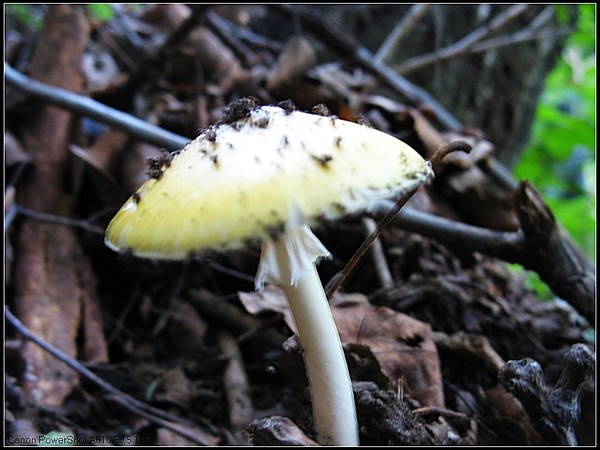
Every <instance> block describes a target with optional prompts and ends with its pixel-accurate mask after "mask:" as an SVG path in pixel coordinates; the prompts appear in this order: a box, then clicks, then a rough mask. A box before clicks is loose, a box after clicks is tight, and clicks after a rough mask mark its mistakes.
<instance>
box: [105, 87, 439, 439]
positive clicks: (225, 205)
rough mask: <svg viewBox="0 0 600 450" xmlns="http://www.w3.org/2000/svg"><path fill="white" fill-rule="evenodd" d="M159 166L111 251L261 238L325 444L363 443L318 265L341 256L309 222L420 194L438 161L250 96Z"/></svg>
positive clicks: (112, 235)
mask: <svg viewBox="0 0 600 450" xmlns="http://www.w3.org/2000/svg"><path fill="white" fill-rule="evenodd" d="M151 167H152V169H153V170H152V172H151V176H152V178H151V179H150V180H148V181H147V182H146V183H144V184H143V185H142V186H141V187H140V188H139V190H138V191H137V192H136V193H135V194H134V195H133V196H132V197H131V198H130V199H129V200H127V201H126V202H125V204H124V205H123V207H122V208H121V209H120V210H119V211H118V213H117V214H116V216H115V217H114V218H113V219H112V221H111V222H110V224H109V225H108V228H107V231H106V238H105V243H106V245H107V246H108V247H110V248H111V249H113V250H115V251H117V252H124V253H130V254H133V255H135V256H138V257H143V258H155V259H170V260H179V259H185V258H189V257H193V256H196V255H201V254H202V253H204V252H205V251H210V250H213V251H215V250H216V251H224V250H232V249H240V248H242V247H244V246H247V245H248V244H249V243H251V242H262V249H261V256H260V262H259V266H258V271H257V275H256V288H257V289H260V288H261V287H262V286H263V285H264V284H265V283H273V284H276V285H279V286H280V287H281V288H283V290H284V291H285V294H286V296H287V299H288V303H289V307H290V309H291V311H292V315H293V317H294V321H295V324H296V328H297V334H298V338H299V341H300V344H301V347H302V351H303V358H304V362H305V367H306V371H307V377H308V381H309V387H310V390H311V397H312V405H313V414H314V421H315V428H316V432H317V440H318V442H319V443H321V444H324V445H358V424H357V420H356V409H355V405H354V396H353V391H352V383H351V380H350V376H349V373H348V367H347V364H346V360H345V357H344V351H343V347H342V343H341V340H340V337H339V334H338V333H337V328H336V326H335V322H334V320H333V316H332V313H331V309H330V308H329V304H328V301H327V297H326V295H325V292H324V290H323V287H322V284H321V281H320V278H319V274H318V272H317V270H316V264H317V263H318V261H319V260H321V259H322V258H329V257H330V256H331V255H330V253H329V251H328V250H327V249H326V248H325V247H324V245H323V244H322V243H321V242H320V241H319V240H318V239H317V237H316V236H315V235H314V234H313V233H312V231H311V228H310V227H311V226H316V225H318V223H319V221H320V220H334V219H338V218H341V217H343V216H345V215H348V214H357V213H359V212H364V211H368V210H369V209H370V208H371V207H373V206H374V205H375V204H376V202H377V201H378V200H382V199H388V198H392V197H399V196H402V195H403V194H407V193H409V192H412V191H414V190H415V189H417V188H418V187H419V186H420V185H422V184H423V183H425V182H426V181H428V180H429V179H430V178H431V177H432V176H433V172H432V170H431V168H430V165H429V164H428V163H427V162H426V161H424V160H423V158H421V156H420V155H419V154H418V153H417V152H416V151H415V150H413V149H412V148H411V147H410V146H408V145H407V144H405V143H404V142H402V141H400V140H398V139H396V138H394V137H392V136H391V135H389V134H386V133H383V132H381V131H377V130H375V129H373V128H369V127H367V126H363V125H359V124H356V123H353V122H349V121H344V120H341V119H339V118H337V117H335V116H329V117H324V116H321V115H316V114H310V113H305V112H300V111H296V110H295V109H294V108H291V107H289V106H286V107H279V106H261V107H259V106H257V104H256V103H255V102H254V101H251V100H248V99H242V100H238V101H237V102H234V103H232V104H231V105H230V106H229V107H228V108H226V110H225V112H224V119H223V120H222V121H221V122H220V123H219V124H217V125H214V126H212V127H210V128H209V129H207V130H205V131H204V132H202V133H201V134H200V136H198V137H197V138H196V139H195V140H194V141H192V142H190V143H189V144H188V145H186V146H185V147H184V148H183V149H182V150H180V151H179V152H175V153H174V154H171V155H168V156H166V157H164V158H163V159H161V160H158V161H154V163H153V164H152V165H151Z"/></svg>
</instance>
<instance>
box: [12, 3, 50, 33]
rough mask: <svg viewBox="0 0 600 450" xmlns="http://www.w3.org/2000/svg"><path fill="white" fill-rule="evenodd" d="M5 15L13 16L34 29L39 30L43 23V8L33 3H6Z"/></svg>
mask: <svg viewBox="0 0 600 450" xmlns="http://www.w3.org/2000/svg"><path fill="white" fill-rule="evenodd" d="M6 16H7V18H10V17H14V18H16V20H17V22H19V23H20V24H21V25H23V26H25V27H27V28H33V29H34V30H40V29H41V28H42V24H43V23H44V15H43V10H42V9H41V8H39V7H34V5H26V4H22V3H11V4H9V5H6Z"/></svg>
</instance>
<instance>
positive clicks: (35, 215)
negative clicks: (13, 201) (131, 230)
mask: <svg viewBox="0 0 600 450" xmlns="http://www.w3.org/2000/svg"><path fill="white" fill-rule="evenodd" d="M15 207H16V213H17V214H21V215H23V216H25V217H29V218H30V219H35V220H39V221H40V222H48V223H56V224H59V225H66V226H69V227H77V228H82V229H84V230H86V231H89V232H90V233H94V234H99V235H101V236H104V232H105V230H104V228H102V227H97V226H95V225H92V224H90V223H89V222H88V221H86V220H78V219H70V218H68V217H62V216H57V215H54V214H47V213H43V212H40V211H34V210H33V209H29V208H25V207H24V206H20V205H15Z"/></svg>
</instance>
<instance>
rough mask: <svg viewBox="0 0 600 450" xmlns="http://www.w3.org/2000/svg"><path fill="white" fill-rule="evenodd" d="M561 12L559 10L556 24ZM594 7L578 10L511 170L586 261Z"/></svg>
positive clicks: (592, 236) (592, 206)
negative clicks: (538, 197) (542, 202)
mask: <svg viewBox="0 0 600 450" xmlns="http://www.w3.org/2000/svg"><path fill="white" fill-rule="evenodd" d="M563 13H564V10H563V9H562V8H561V7H560V6H557V17H558V20H559V22H560V21H561V20H563V19H564V18H563V17H561V14H563ZM595 22H596V5H594V4H586V5H579V18H578V24H577V29H576V31H575V32H574V33H573V34H572V35H571V36H570V37H569V41H568V43H567V45H566V47H565V49H564V51H563V53H562V57H561V58H560V60H559V62H558V64H557V66H556V67H555V69H554V70H553V71H552V72H551V73H550V74H549V75H548V77H547V79H546V85H545V88H544V92H543V94H542V97H541V100H540V103H539V105H538V108H537V115H536V120H535V122H534V125H533V129H532V136H531V139H530V142H529V145H528V147H527V149H526V150H525V152H524V153H523V155H522V158H521V160H520V161H519V163H518V164H517V166H516V167H515V169H514V174H515V177H516V178H517V179H519V180H522V179H528V180H530V181H532V182H533V184H534V185H535V186H536V187H537V188H538V189H539V190H540V192H541V193H542V196H543V197H544V200H545V201H546V202H547V203H548V206H549V207H550V208H551V210H552V212H553V213H554V215H555V216H556V218H557V220H558V221H559V222H560V223H561V224H562V226H563V227H564V228H565V229H566V230H567V231H568V232H569V233H570V234H571V236H572V237H573V239H574V240H575V241H576V242H577V243H578V245H579V246H580V247H581V248H582V249H583V250H584V251H585V252H586V254H587V255H588V256H590V257H591V258H593V259H594V260H595V255H596V233H595V229H596V177H595V174H596V170H595V167H596V53H595V48H596V35H595Z"/></svg>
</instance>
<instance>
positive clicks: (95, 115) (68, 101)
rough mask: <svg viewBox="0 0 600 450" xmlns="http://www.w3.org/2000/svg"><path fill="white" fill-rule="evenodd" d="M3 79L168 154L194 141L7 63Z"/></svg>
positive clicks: (30, 93) (19, 88)
mask: <svg viewBox="0 0 600 450" xmlns="http://www.w3.org/2000/svg"><path fill="white" fill-rule="evenodd" d="M4 77H5V80H6V83H7V84H8V85H10V86H13V87H15V88H16V89H18V90H20V91H22V92H24V93H26V94H28V95H31V96H32V97H35V98H39V99H42V100H44V101H47V102H48V103H51V104H53V105H56V106H59V107H61V108H64V109H66V110H69V111H72V112H75V113H78V114H82V115H84V116H88V117H91V118H92V119H95V120H98V121H99V122H103V123H106V124H108V125H111V126H114V127H115V128H118V129H120V130H123V131H125V132H126V133H129V134H130V135H132V136H133V137H135V138H136V139H140V140H142V141H145V142H149V143H151V144H154V145H157V146H159V147H165V148H166V149H168V150H178V149H180V148H182V147H184V146H185V145H186V144H188V143H189V142H190V140H191V139H188V138H186V137H183V136H180V135H178V134H175V133H172V132H170V131H167V130H164V129H162V128H159V127H157V126H154V125H152V124H150V123H148V122H146V121H143V120H141V119H138V118H137V117H135V116H132V115H131V114H127V113H124V112H122V111H119V110H118V109H114V108H111V107H109V106H106V105H104V104H102V103H100V102H97V101H96V100H93V99H91V98H89V97H86V96H84V95H79V94H75V93H74V92H71V91H68V90H66V89H62V88H58V87H54V86H50V85H48V84H46V83H42V82H40V81H37V80H34V79H32V78H30V77H27V76H25V75H23V74H22V73H20V72H18V71H16V70H15V69H13V68H12V67H10V66H9V65H8V64H6V62H5V63H4Z"/></svg>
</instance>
